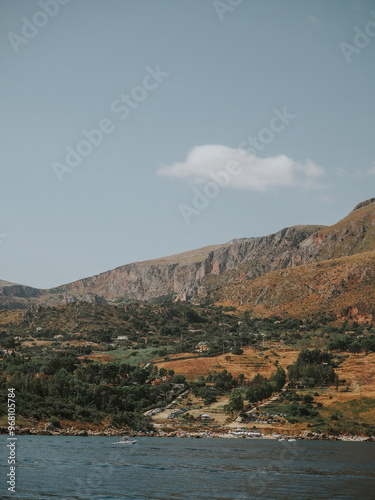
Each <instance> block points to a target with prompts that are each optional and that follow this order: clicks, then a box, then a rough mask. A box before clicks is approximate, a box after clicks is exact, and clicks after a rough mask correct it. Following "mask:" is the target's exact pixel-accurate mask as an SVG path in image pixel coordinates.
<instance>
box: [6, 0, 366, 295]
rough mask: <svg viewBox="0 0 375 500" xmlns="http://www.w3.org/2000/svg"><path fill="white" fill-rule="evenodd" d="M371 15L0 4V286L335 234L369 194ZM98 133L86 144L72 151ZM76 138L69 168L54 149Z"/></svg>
mask: <svg viewBox="0 0 375 500" xmlns="http://www.w3.org/2000/svg"><path fill="white" fill-rule="evenodd" d="M61 1H62V3H65V2H66V0H65V2H64V1H63V0H61ZM41 4H45V5H46V7H45V9H46V11H48V12H47V13H45V11H43V9H42V7H41ZM231 4H232V5H235V4H237V6H235V7H231ZM56 5H58V8H57V7H56ZM223 5H227V6H229V7H227V8H224V7H223ZM48 9H49V10H48ZM57 10H59V12H57ZM371 11H375V4H374V2H373V1H371V0H329V1H327V0H314V1H312V0H311V1H301V0H262V1H261V0H253V1H250V0H244V1H243V2H240V1H238V0H237V1H234V0H231V1H230V0H223V1H222V2H221V3H220V2H216V3H215V1H214V0H137V1H131V0H79V1H78V0H71V1H70V2H66V5H62V4H56V2H53V1H51V2H50V3H48V2H47V0H41V1H40V3H38V2H37V1H34V0H2V1H1V4H0V37H1V38H0V40H1V41H0V55H1V60H2V68H3V70H2V76H1V82H2V85H1V93H0V106H1V115H0V132H1V145H2V146H1V152H2V154H1V162H2V175H1V195H0V207H1V210H0V242H1V243H0V279H4V280H8V281H13V282H18V283H23V284H27V285H30V286H36V287H44V288H47V287H51V286H56V285H59V284H62V283H67V282H70V281H73V280H75V279H79V278H83V277H86V276H90V275H93V274H97V273H100V272H103V271H107V270H109V269H112V268H114V267H117V266H120V265H123V264H127V263H130V262H134V261H140V260H145V259H152V258H155V257H161V256H165V255H170V254H173V253H178V252H182V251H185V250H190V249H193V248H197V247H202V246H205V245H209V244H215V243H223V242H226V241H228V240H230V239H232V238H236V237H251V236H260V235H264V234H269V233H272V232H274V231H277V230H278V229H281V228H283V227H286V226H291V225H295V224H332V223H334V222H336V221H337V220H339V219H340V218H342V217H343V216H345V215H346V214H347V213H348V212H349V211H350V210H351V209H352V208H353V207H354V206H355V205H356V204H357V203H358V202H360V201H361V200H364V199H367V198H370V197H372V196H374V194H375V188H374V180H375V152H374V118H375V99H374V90H373V89H374V81H375V79H374V77H375V64H374V61H375V12H374V14H371ZM43 12H44V13H43ZM25 18H26V19H27V20H28V21H29V22H28V21H25ZM373 21H374V22H373ZM35 24H37V25H39V27H38V26H37V27H35ZM356 29H357V31H356ZM358 29H359V30H362V31H363V30H365V29H367V31H368V32H369V33H370V35H365V36H367V39H366V38H363V37H362V38H361V37H358ZM356 34H357V39H355V36H356ZM343 42H344V43H346V44H348V45H346V46H344V47H345V48H344V49H343V46H342V43H343ZM340 44H341V45H340ZM348 46H349V47H350V46H352V47H354V51H352V49H350V48H349V49H348ZM345 51H346V55H345V54H344V52H345ZM348 54H349V55H348ZM275 113H276V114H275ZM283 113H284V118H283V120H284V122H283V121H282V119H281V118H280V117H279V118H278V117H277V116H278V114H279V115H281V116H283ZM285 113H286V116H289V118H285ZM291 116H292V118H290V117H291ZM99 125H100V126H101V127H102V128H103V129H104V130H105V131H106V133H104V134H103V133H102V132H101V134H102V137H101V135H100V134H99V135H98V134H97V135H96V136H93V137H92V140H93V141H96V144H97V145H95V146H94V145H90V143H87V142H86V143H85V142H82V141H83V140H86V141H87V138H86V139H85V136H84V134H83V132H82V131H83V130H86V131H91V130H92V129H97V128H98V127H99ZM271 128H272V130H271ZM249 137H250V141H253V140H254V138H255V140H256V141H257V142H256V146H255V147H254V145H253V146H250V143H249V139H248V138H249ZM251 138H252V139H251ZM100 141H101V142H100ZM99 143H100V144H99ZM78 145H80V148H81V149H80V151H81V152H82V154H86V153H89V154H87V155H86V156H85V157H81V161H80V163H79V165H78V166H76V167H74V168H73V167H71V166H69V165H68V164H67V163H66V156H67V154H68V153H67V150H66V148H67V147H70V148H73V149H75V150H77V147H78ZM70 161H73V160H72V158H70ZM54 162H57V163H54ZM76 162H77V163H78V161H77V160H76ZM233 162H234V163H233ZM57 164H59V167H57V170H58V172H59V173H58V174H56V172H55V171H54V168H53V166H52V165H55V167H56V165H57ZM233 164H234V165H235V166H234V168H235V169H237V170H236V171H235V172H234V171H233V172H234V173H233V172H232V171H231V173H229V174H228V173H227V174H226V175H227V177H225V175H224V177H222V178H223V179H224V181H223V185H222V186H218V181H216V187H215V184H213V182H214V179H215V178H216V179H217V178H218V177H217V176H219V178H220V175H221V176H223V174H222V172H223V171H224V170H225V169H226V168H227V167H228V165H232V166H233ZM63 165H65V166H63ZM61 169H62V170H61ZM215 176H216V177H215ZM59 177H60V181H61V182H59ZM226 179H229V181H228V183H227V184H228V185H224V184H225V183H226ZM204 190H206V192H208V193H209V194H210V195H211V198H210V199H206V201H202V200H200V201H198V202H197V200H196V201H195V203H196V205H195V206H194V205H193V198H194V196H195V195H196V194H197V193H198V192H200V193H201V192H204ZM197 203H198V204H197ZM199 203H200V205H199ZM181 206H183V207H184V208H182V209H181ZM186 207H190V208H188V209H187V208H186ZM197 207H198V208H197ZM191 208H192V209H193V211H190V212H189V210H190V209H191ZM186 210H187V212H186ZM184 211H185V218H184V216H183V213H182V212H184ZM186 213H188V215H186ZM187 220H188V222H189V223H187Z"/></svg>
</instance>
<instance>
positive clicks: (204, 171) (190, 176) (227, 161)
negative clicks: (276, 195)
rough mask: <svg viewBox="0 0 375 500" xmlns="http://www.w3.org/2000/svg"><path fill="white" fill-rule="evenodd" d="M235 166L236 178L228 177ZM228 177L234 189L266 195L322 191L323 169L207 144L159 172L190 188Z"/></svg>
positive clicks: (290, 160)
mask: <svg viewBox="0 0 375 500" xmlns="http://www.w3.org/2000/svg"><path fill="white" fill-rule="evenodd" d="M231 165H234V166H235V171H236V174H232V173H230V166H231ZM225 171H226V172H229V173H230V176H229V177H230V182H229V184H228V185H230V186H231V187H232V188H235V189H246V190H249V191H268V190H271V189H275V188H283V187H284V188H285V187H288V188H293V187H294V188H296V187H300V188H307V189H311V188H321V187H323V186H322V185H321V184H319V182H318V179H319V178H320V177H322V176H323V175H324V169H323V168H322V167H320V166H318V165H316V164H315V163H313V162H312V161H311V160H306V162H305V163H303V164H302V163H298V162H296V161H294V160H292V159H291V158H289V157H288V156H286V155H278V156H270V157H268V158H260V157H257V156H253V155H251V154H249V153H248V152H247V151H246V150H244V149H233V148H229V147H227V146H221V145H214V144H209V145H205V146H196V147H195V148H193V149H192V150H191V151H190V153H189V154H188V155H187V157H186V159H185V161H182V162H177V163H174V164H173V165H166V166H163V167H161V168H159V169H158V171H157V173H158V174H159V175H163V176H167V177H175V178H178V179H187V180H188V181H190V182H191V183H192V184H195V185H196V184H203V183H205V182H207V181H212V180H213V179H214V178H215V176H217V175H218V174H219V173H220V172H225Z"/></svg>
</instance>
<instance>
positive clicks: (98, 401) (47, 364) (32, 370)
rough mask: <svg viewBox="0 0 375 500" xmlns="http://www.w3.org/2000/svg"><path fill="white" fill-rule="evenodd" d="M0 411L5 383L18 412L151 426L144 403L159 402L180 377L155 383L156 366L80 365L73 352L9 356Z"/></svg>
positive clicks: (179, 384)
mask: <svg viewBox="0 0 375 500" xmlns="http://www.w3.org/2000/svg"><path fill="white" fill-rule="evenodd" d="M0 371H1V373H2V377H1V378H0V398H1V400H0V401H1V403H0V404H1V410H2V412H3V413H4V414H5V413H6V404H7V388H8V387H14V388H15V390H16V394H17V414H18V415H22V416H23V417H26V418H30V417H32V418H35V419H36V420H40V419H43V418H50V417H55V418H57V419H58V418H61V419H69V420H70V419H74V418H76V419H78V420H80V421H90V422H94V423H100V422H101V421H102V420H103V419H104V418H105V417H108V416H110V417H111V421H112V423H113V424H114V425H123V426H126V425H127V426H129V427H132V428H133V429H143V430H147V429H150V428H152V424H151V421H150V419H149V418H147V417H144V416H143V412H144V411H145V410H147V409H148V408H153V407H156V406H163V405H164V404H166V403H167V402H169V401H171V400H172V399H173V398H174V397H176V396H177V395H178V394H179V393H180V392H181V390H183V383H184V377H182V376H179V375H176V376H174V378H173V379H172V381H171V382H165V383H163V384H160V385H158V386H153V385H152V384H151V380H152V379H153V378H155V377H157V376H158V370H157V367H155V366H152V365H150V366H149V367H148V368H138V367H136V366H133V365H128V364H119V363H107V364H99V363H88V364H81V363H80V362H79V360H78V359H74V358H73V357H72V356H69V355H63V354H56V355H54V356H53V357H52V358H50V359H47V360H41V361H39V362H38V361H36V360H29V359H24V358H22V357H20V356H7V357H6V358H5V359H4V360H3V361H2V362H0Z"/></svg>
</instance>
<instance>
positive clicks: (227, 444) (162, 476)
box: [0, 436, 375, 500]
mask: <svg viewBox="0 0 375 500" xmlns="http://www.w3.org/2000/svg"><path fill="white" fill-rule="evenodd" d="M1 440H2V447H1V457H0V460H1V470H0V472H1V479H0V480H1V484H0V498H1V499H3V498H4V499H5V498H17V499H18V498H20V499H27V500H36V499H66V500H75V499H90V500H91V499H92V500H114V499H134V500H138V499H139V500H141V499H142V500H143V499H155V500H156V499H158V500H159V499H163V500H173V499H183V500H185V499H186V500H195V499H209V500H214V499H225V500H232V499H251V498H262V499H276V498H277V499H288V500H289V499H292V498H294V499H321V498H322V499H324V498H326V499H333V498H343V499H357V498H358V499H370V498H371V499H373V498H375V467H374V465H375V444H374V443H344V442H324V441H297V442H292V443H289V442H278V441H268V440H250V439H191V438H188V439H176V438H175V439H171V438H170V439H167V438H138V442H137V444H136V445H134V446H129V447H125V446H121V445H115V444H114V443H115V441H117V438H108V437H82V438H81V437H56V436H18V440H17V450H16V451H17V469H16V493H15V494H13V493H8V492H7V485H6V480H7V478H6V474H7V473H8V472H9V466H8V465H7V456H8V455H7V449H6V444H7V442H8V441H7V438H6V437H5V436H1Z"/></svg>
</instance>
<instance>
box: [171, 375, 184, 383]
mask: <svg viewBox="0 0 375 500" xmlns="http://www.w3.org/2000/svg"><path fill="white" fill-rule="evenodd" d="M185 382H186V377H185V375H175V376H174V377H173V383H175V384H184V383H185Z"/></svg>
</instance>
